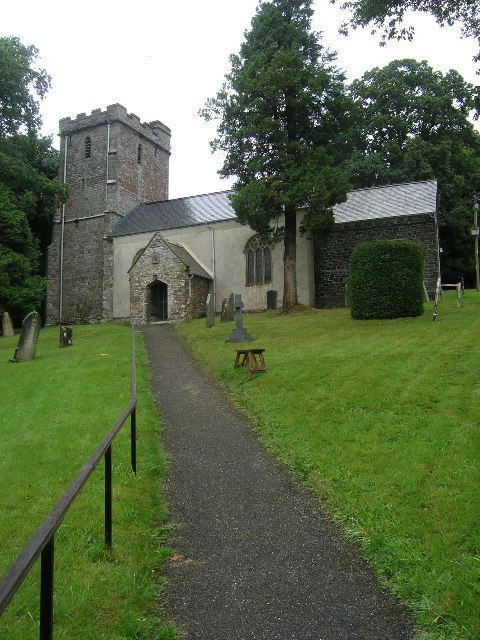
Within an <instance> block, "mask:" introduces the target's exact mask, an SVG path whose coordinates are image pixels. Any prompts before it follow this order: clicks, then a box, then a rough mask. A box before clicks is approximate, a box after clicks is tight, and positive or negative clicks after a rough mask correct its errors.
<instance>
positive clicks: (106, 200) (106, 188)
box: [105, 123, 110, 211]
mask: <svg viewBox="0 0 480 640" xmlns="http://www.w3.org/2000/svg"><path fill="white" fill-rule="evenodd" d="M109 153H110V123H108V124H107V162H106V171H107V175H106V177H105V209H106V210H107V211H108V154H109Z"/></svg>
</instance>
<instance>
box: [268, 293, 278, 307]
mask: <svg viewBox="0 0 480 640" xmlns="http://www.w3.org/2000/svg"><path fill="white" fill-rule="evenodd" d="M276 308H277V292H276V291H275V289H270V291H267V311H273V309H276Z"/></svg>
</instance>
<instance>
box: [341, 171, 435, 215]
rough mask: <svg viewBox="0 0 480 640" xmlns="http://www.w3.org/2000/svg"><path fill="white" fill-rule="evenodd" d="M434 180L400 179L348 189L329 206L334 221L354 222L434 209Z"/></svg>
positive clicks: (428, 211)
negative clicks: (341, 199) (348, 191)
mask: <svg viewBox="0 0 480 640" xmlns="http://www.w3.org/2000/svg"><path fill="white" fill-rule="evenodd" d="M436 210H437V181H436V180H425V181H423V182H404V183H401V184H390V185H386V186H384V187H370V188H369V189H356V190H355V191H350V193H349V194H348V196H347V200H346V202H342V203H341V204H337V205H335V207H334V208H333V211H334V214H335V222H337V223H341V222H356V221H357V220H372V219H375V218H394V217H396V216H414V215H419V214H422V213H423V214H424V213H435V212H436Z"/></svg>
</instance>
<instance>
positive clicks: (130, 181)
mask: <svg viewBox="0 0 480 640" xmlns="http://www.w3.org/2000/svg"><path fill="white" fill-rule="evenodd" d="M60 136H61V146H60V159H61V161H60V165H61V166H60V180H61V181H63V178H64V175H63V172H64V159H65V149H67V158H66V175H65V181H66V183H67V185H68V188H69V198H68V200H67V202H66V204H65V224H64V259H63V319H64V320H79V319H82V320H85V319H88V320H89V321H97V322H98V321H106V320H110V319H111V318H112V292H113V247H112V241H111V240H110V239H109V234H110V231H111V229H112V227H113V226H114V224H115V223H116V222H118V220H119V219H120V218H121V217H123V216H124V215H125V214H126V213H128V211H129V210H130V209H132V208H133V207H134V206H135V205H136V204H138V203H139V202H146V201H154V200H165V199H166V198H168V167H169V156H170V129H169V128H168V127H166V126H165V125H163V124H162V123H161V122H159V121H154V122H151V123H149V124H143V123H141V121H140V118H138V116H135V115H133V114H128V113H127V110H126V109H125V108H124V107H122V106H121V105H118V104H114V105H110V106H109V107H107V109H106V110H105V111H101V110H100V109H96V110H94V111H92V113H91V114H90V115H88V116H87V115H86V114H79V115H78V116H77V117H76V118H75V119H70V118H64V119H63V120H61V121H60ZM87 138H89V141H90V157H86V141H87ZM139 155H140V157H139ZM139 159H140V162H139ZM60 213H61V212H59V214H58V216H57V218H56V220H55V222H54V228H53V237H52V244H51V246H50V247H49V250H48V258H47V260H48V261H47V275H48V291H47V323H48V324H53V323H55V322H57V321H58V320H59V319H60V318H59V296H60V251H61V249H60V244H61V215H60Z"/></svg>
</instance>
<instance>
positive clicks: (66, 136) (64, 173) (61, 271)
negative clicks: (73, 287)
mask: <svg viewBox="0 0 480 640" xmlns="http://www.w3.org/2000/svg"><path fill="white" fill-rule="evenodd" d="M67 151H68V135H67V134H66V135H65V152H64V154H63V184H65V182H66V180H67ZM60 216H61V222H62V231H61V234H60V300H59V304H58V319H59V321H60V322H62V320H63V317H62V316H63V239H64V236H65V203H64V202H62V209H61V213H60Z"/></svg>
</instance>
